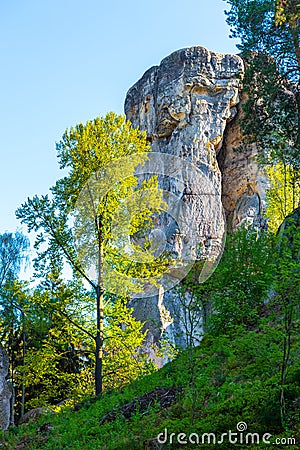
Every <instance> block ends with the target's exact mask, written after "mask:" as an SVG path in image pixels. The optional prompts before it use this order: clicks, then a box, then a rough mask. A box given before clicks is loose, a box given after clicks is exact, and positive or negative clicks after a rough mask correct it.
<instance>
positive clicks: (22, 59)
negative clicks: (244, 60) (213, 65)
mask: <svg viewBox="0 0 300 450" xmlns="http://www.w3.org/2000/svg"><path fill="white" fill-rule="evenodd" d="M225 7H226V4H225V3H224V2H223V1H222V0H185V1H183V0H152V1H151V2H150V1H148V2H143V1H141V0H140V1H137V0H128V1H126V2H125V1H124V0H110V1H108V0H105V1H103V0H85V2H83V1H82V0H80V1H79V0H43V1H40V0H35V1H34V0H26V1H24V0H14V1H12V2H7V1H6V2H4V1H2V2H1V3H0V55H1V71H0V116H1V117H0V128H1V129H0V132H1V138H0V154H1V175H0V189H1V199H0V211H1V220H0V233H2V232H4V231H15V229H16V228H17V227H20V223H19V222H18V221H17V220H16V219H15V215H14V212H15V210H16V208H17V207H18V206H19V205H20V204H21V203H22V202H24V201H26V199H27V197H28V196H29V197H32V196H33V195H35V194H45V193H47V191H48V188H49V187H50V186H51V185H53V184H54V182H55V181H56V180H57V179H58V178H60V177H61V174H60V171H59V168H58V165H57V162H56V153H55V142H57V141H59V139H60V137H61V136H62V134H63V132H64V131H65V129H66V128H68V127H70V126H72V125H75V124H76V123H78V122H85V121H87V120H89V119H92V118H94V117H96V116H98V115H104V114H106V112H108V111H115V112H117V113H123V104H124V98H125V95H126V92H127V90H128V89H129V87H130V86H131V85H132V84H133V83H134V82H135V81H137V80H138V79H139V78H140V77H141V75H142V74H143V73H144V72H145V71H146V70H147V69H148V68H149V67H151V66H153V65H157V64H159V62H160V61H161V59H163V58H164V57H165V56H167V55H168V54H170V53H172V52H173V51H175V50H177V49H179V48H183V47H188V46H192V45H203V46H205V47H207V48H209V49H210V50H215V51H218V52H221V53H237V50H236V47H235V42H234V41H233V40H231V39H229V29H228V27H227V25H226V23H225V17H224V13H223V11H224V9H225Z"/></svg>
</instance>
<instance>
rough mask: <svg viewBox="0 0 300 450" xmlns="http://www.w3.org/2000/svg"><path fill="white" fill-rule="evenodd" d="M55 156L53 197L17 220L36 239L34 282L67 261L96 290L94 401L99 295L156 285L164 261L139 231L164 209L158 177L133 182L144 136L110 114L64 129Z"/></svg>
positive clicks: (25, 209) (36, 201) (99, 353)
mask: <svg viewBox="0 0 300 450" xmlns="http://www.w3.org/2000/svg"><path fill="white" fill-rule="evenodd" d="M57 150H58V159H59V165H60V168H61V169H67V170H68V173H67V175H66V176H65V177H64V178H62V179H60V180H58V181H57V182H56V184H55V186H53V187H52V188H51V193H52V197H51V198H50V197H49V196H48V195H46V196H40V197H38V196H35V197H34V198H32V199H28V201H27V202H26V203H25V204H24V205H22V206H21V207H20V208H19V209H18V210H17V212H16V215H17V217H18V218H20V219H21V220H22V222H23V223H25V224H26V225H27V227H28V230H29V231H35V232H36V233H39V234H38V235H37V238H36V241H35V248H36V250H37V251H38V256H37V258H36V260H35V268H36V270H37V272H39V276H42V277H44V279H47V276H48V275H49V274H51V275H53V276H54V277H58V276H59V274H60V273H61V272H62V270H63V264H64V262H67V263H68V264H69V265H70V266H71V269H72V270H73V273H74V276H75V277H79V278H80V279H81V280H85V281H86V282H87V283H88V284H89V285H90V287H91V288H92V290H93V292H94V295H95V297H96V302H95V303H96V305H95V306H96V307H95V312H96V314H95V316H96V327H95V329H94V331H93V333H90V332H89V333H88V334H89V335H90V336H91V335H93V336H94V339H95V342H96V347H95V365H96V368H95V391H96V394H97V395H100V394H101V393H102V389H103V367H104V363H103V357H104V353H103V352H104V351H105V346H104V341H105V333H104V325H105V305H104V304H105V296H109V295H111V294H116V293H117V294H118V296H119V297H123V298H125V297H126V296H128V295H129V293H130V292H139V291H141V289H142V288H143V285H144V282H145V281H144V280H147V281H149V280H150V279H152V280H153V283H155V282H156V278H157V276H159V274H160V273H161V272H162V271H164V269H165V266H166V263H167V261H166V258H164V257H160V258H158V259H157V260H154V258H153V255H152V254H151V250H150V251H149V248H148V247H149V245H148V244H149V242H147V239H141V236H139V233H141V232H142V230H146V231H147V230H149V229H150V228H151V224H152V215H153V213H156V212H160V211H162V210H163V209H164V206H165V205H164V202H163V201H162V196H161V192H160V190H159V189H158V185H157V180H156V178H149V179H148V180H144V181H141V182H139V181H138V179H137V178H136V177H135V169H136V166H137V165H138V164H142V163H143V162H144V161H145V159H146V157H147V152H148V151H149V150H150V147H149V145H148V143H147V141H146V134H145V133H142V132H140V131H139V130H137V129H133V128H132V125H131V123H130V122H129V121H126V120H125V117H124V116H117V115H116V114H114V113H109V114H107V115H106V116H105V117H104V118H96V119H95V120H93V121H89V122H87V123H86V124H85V125H83V124H79V125H77V126H76V127H74V128H71V129H70V130H67V131H66V132H65V134H64V135H63V138H62V140H61V141H60V143H59V144H58V145H57ZM128 239H129V240H130V245H129V241H128ZM128 247H130V251H129V252H128V251H126V250H127V248H128ZM59 301H60V297H59V298H58V308H59ZM66 315H68V314H67V313H66ZM75 322H76V321H75ZM107 378H108V377H107Z"/></svg>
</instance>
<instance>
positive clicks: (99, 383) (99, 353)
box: [95, 221, 104, 396]
mask: <svg viewBox="0 0 300 450" xmlns="http://www.w3.org/2000/svg"><path fill="white" fill-rule="evenodd" d="M98 239H99V241H98V242H99V257H98V284H97V288H96V294H97V335H96V372H95V384H96V385H95V390H96V395H97V396H101V395H102V391H103V342H104V340H103V327H104V292H103V279H104V273H103V262H104V259H103V256H104V250H103V240H102V233H101V223H100V221H99V231H98Z"/></svg>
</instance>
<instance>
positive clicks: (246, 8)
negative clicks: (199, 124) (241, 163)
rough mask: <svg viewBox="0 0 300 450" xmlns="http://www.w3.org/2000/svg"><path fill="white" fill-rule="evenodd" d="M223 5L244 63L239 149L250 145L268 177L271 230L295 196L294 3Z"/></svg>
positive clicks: (297, 77)
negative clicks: (256, 150)
mask: <svg viewBox="0 0 300 450" xmlns="http://www.w3.org/2000/svg"><path fill="white" fill-rule="evenodd" d="M225 1H227V3H229V5H230V11H229V12H228V13H227V15H228V17H227V22H228V24H229V25H230V27H231V32H232V36H233V37H235V38H239V39H240V41H241V42H240V44H239V45H238V48H239V49H240V50H241V51H242V56H243V58H244V60H245V63H246V71H245V78H244V90H245V93H246V96H245V98H246V101H245V103H244V106H243V109H244V114H243V117H242V119H241V125H242V129H243V134H244V141H243V146H247V145H248V144H251V143H255V144H256V146H257V148H258V161H259V162H260V163H261V164H262V165H264V166H266V169H267V172H268V173H269V175H270V181H271V187H270V190H269V206H268V211H267V215H268V217H269V219H270V224H271V229H272V231H273V232H274V231H276V230H275V227H276V225H279V221H280V220H283V219H284V217H286V215H287V214H288V213H289V212H291V209H292V208H293V209H294V208H295V207H296V206H297V201H298V196H299V178H300V175H299V174H300V158H299V155H300V152H299V149H300V94H299V81H300V43H299V33H300V20H299V2H298V1H297V0H282V1H281V0H277V1H276V0H225ZM277 175H278V176H277ZM282 177H283V179H282ZM278 187H279V191H278V192H277V193H276V190H277V189H278ZM290 204H292V205H290ZM277 208H278V212H277V211H276V209H277Z"/></svg>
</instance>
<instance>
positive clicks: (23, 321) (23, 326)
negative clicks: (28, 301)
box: [21, 311, 26, 417]
mask: <svg viewBox="0 0 300 450" xmlns="http://www.w3.org/2000/svg"><path fill="white" fill-rule="evenodd" d="M22 328H23V331H22V340H23V348H22V366H23V367H25V355H26V330H25V317H24V312H23V311H22ZM24 376H25V374H24V372H23V376H22V402H21V417H23V416H24V413H25V381H24Z"/></svg>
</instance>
